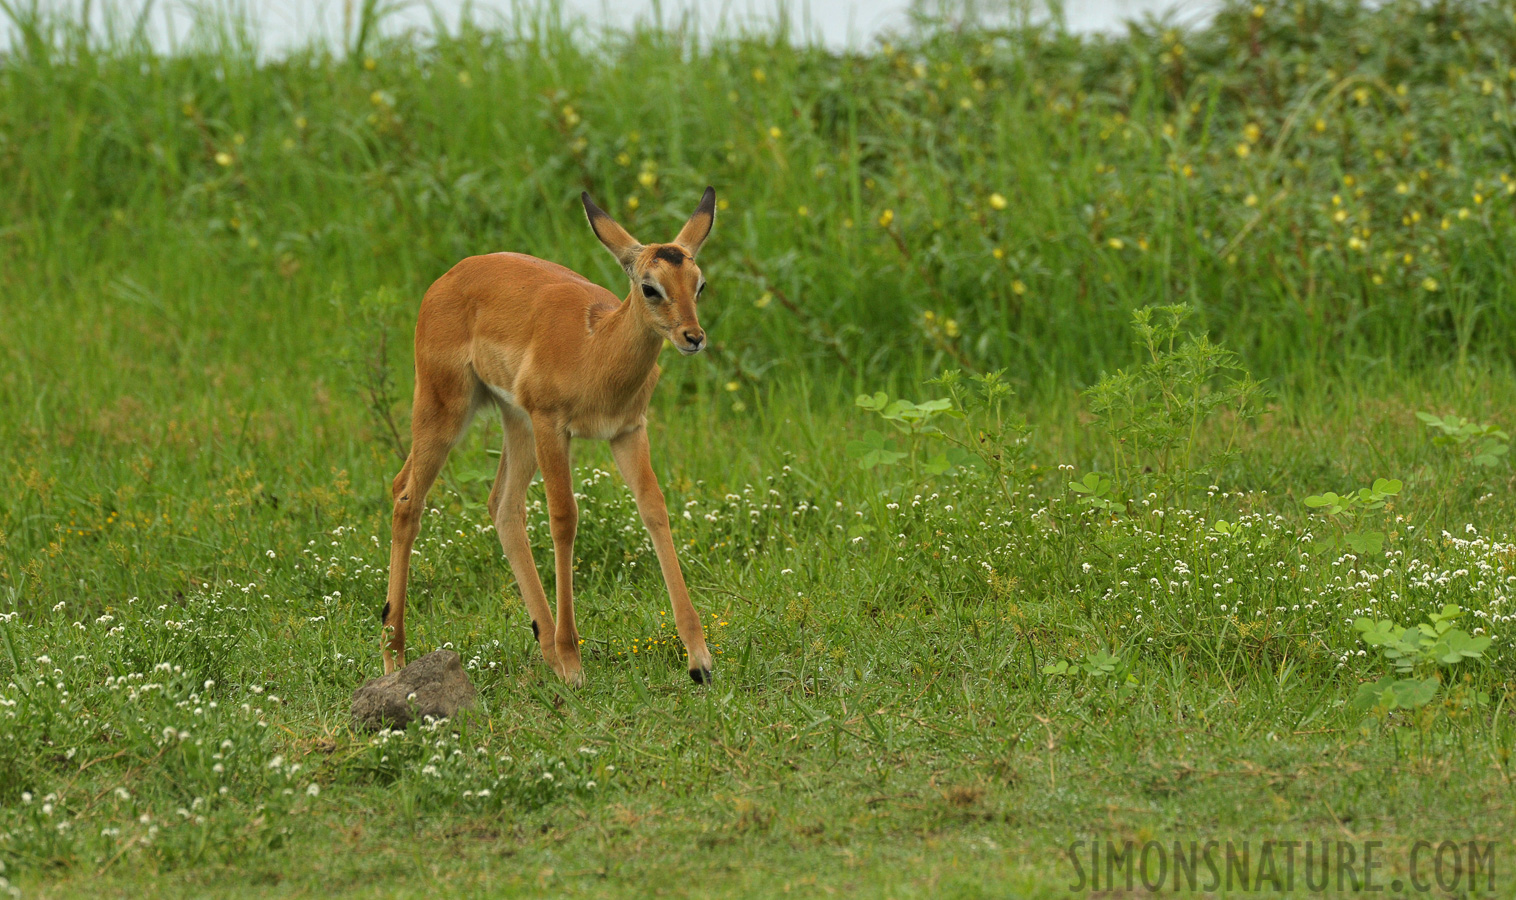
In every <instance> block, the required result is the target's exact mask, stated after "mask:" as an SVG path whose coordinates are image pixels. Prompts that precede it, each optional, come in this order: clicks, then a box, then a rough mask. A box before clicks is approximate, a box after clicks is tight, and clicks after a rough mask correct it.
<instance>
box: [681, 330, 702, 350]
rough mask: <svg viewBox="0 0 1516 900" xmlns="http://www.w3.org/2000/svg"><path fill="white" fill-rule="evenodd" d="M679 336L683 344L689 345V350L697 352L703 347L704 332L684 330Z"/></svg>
mask: <svg viewBox="0 0 1516 900" xmlns="http://www.w3.org/2000/svg"><path fill="white" fill-rule="evenodd" d="M681 336H683V338H684V341H685V343H687V344H689V346H690V349H691V350H699V349H700V348H701V347H703V346H705V332H704V331H702V330H700V329H699V328H686V329H684V331H683V332H681Z"/></svg>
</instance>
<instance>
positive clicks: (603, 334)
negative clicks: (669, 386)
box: [590, 296, 663, 393]
mask: <svg viewBox="0 0 1516 900" xmlns="http://www.w3.org/2000/svg"><path fill="white" fill-rule="evenodd" d="M662 349H663V335H661V334H659V333H658V332H657V330H656V329H654V328H653V326H652V324H651V323H650V322H648V320H647V316H646V315H645V314H644V313H643V311H642V309H641V306H640V304H638V303H637V302H636V300H635V299H633V298H632V297H630V296H628V297H627V298H626V299H625V300H623V301H621V305H620V306H618V307H617V308H616V309H615V310H613V311H611V312H609V313H606V314H605V316H604V317H602V318H601V319H600V321H599V322H597V323H595V329H594V334H593V336H592V337H591V339H590V362H591V364H592V365H594V366H595V367H596V368H597V369H599V370H600V371H601V372H603V373H604V375H605V377H606V379H607V381H608V382H609V383H610V386H611V388H612V390H613V391H615V392H617V393H619V392H622V391H635V390H637V389H639V388H641V387H642V385H643V384H644V383H645V382H646V381H647V377H648V375H649V374H650V373H651V372H652V371H653V366H654V365H656V364H657V362H658V353H659V351H661V350H662Z"/></svg>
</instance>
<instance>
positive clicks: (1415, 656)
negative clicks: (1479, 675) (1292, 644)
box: [1353, 603, 1491, 717]
mask: <svg viewBox="0 0 1516 900" xmlns="http://www.w3.org/2000/svg"><path fill="white" fill-rule="evenodd" d="M1462 614H1463V611H1462V610H1461V609H1459V608H1458V606H1456V605H1455V604H1451V603H1449V604H1447V605H1446V606H1444V607H1443V608H1442V611H1441V612H1436V613H1433V614H1432V615H1431V616H1429V617H1428V618H1427V621H1425V622H1423V623H1421V624H1420V625H1417V626H1416V627H1414V628H1402V627H1401V626H1399V625H1396V624H1395V623H1394V622H1392V621H1390V620H1389V619H1378V620H1376V619H1370V618H1359V619H1356V620H1354V622H1353V630H1355V631H1357V632H1358V633H1359V636H1360V637H1361V638H1362V639H1363V642H1364V643H1366V644H1368V645H1369V646H1370V647H1378V648H1379V650H1380V654H1381V655H1382V656H1383V657H1384V659H1386V660H1387V661H1389V663H1390V664H1391V666H1392V667H1393V668H1394V670H1395V672H1394V674H1391V675H1386V676H1384V677H1383V678H1380V679H1379V680H1378V681H1374V682H1370V683H1368V684H1363V685H1360V686H1359V687H1358V694H1357V696H1356V697H1354V699H1353V706H1354V708H1356V709H1359V710H1361V711H1369V710H1376V711H1378V712H1379V713H1380V714H1381V717H1382V716H1383V715H1384V714H1387V713H1389V712H1390V711H1391V710H1395V709H1419V708H1421V707H1423V706H1425V705H1426V704H1428V703H1430V702H1432V699H1433V698H1435V697H1436V696H1437V691H1438V689H1439V687H1440V686H1441V680H1440V678H1439V675H1440V674H1441V672H1442V671H1443V670H1446V669H1450V668H1452V667H1453V666H1457V665H1459V664H1461V663H1464V662H1467V661H1470V660H1477V659H1482V658H1483V657H1484V652H1485V651H1486V650H1488V649H1489V648H1490V643H1491V641H1490V638H1489V637H1487V636H1485V635H1478V636H1474V635H1470V634H1469V633H1468V632H1466V631H1464V630H1463V629H1461V628H1458V627H1457V626H1456V624H1455V622H1456V620H1457V619H1458V617H1459V616H1461V615H1462Z"/></svg>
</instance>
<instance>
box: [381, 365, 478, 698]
mask: <svg viewBox="0 0 1516 900" xmlns="http://www.w3.org/2000/svg"><path fill="white" fill-rule="evenodd" d="M420 362H421V361H420V360H418V365H417V366H416V399H415V403H414V406H413V407H412V414H411V452H410V455H409V456H407V457H406V459H405V466H404V467H402V468H401V469H400V474H399V475H396V476H395V481H394V484H393V485H391V493H392V494H393V495H394V498H395V509H394V513H393V515H392V516H391V518H390V581H389V591H388V593H387V594H386V597H385V601H384V609H383V610H382V611H381V612H380V614H379V618H380V619H381V620H382V621H383V623H384V626H383V628H382V630H381V635H382V637H383V638H384V639H385V644H384V671H385V674H389V673H390V672H393V671H395V669H396V668H397V667H400V666H404V665H405V587H406V581H407V580H408V579H409V577H410V570H411V548H412V547H413V546H414V545H415V543H416V535H417V533H419V532H420V531H421V514H422V513H423V512H425V511H426V495H427V493H428V492H429V491H430V490H431V489H432V484H433V483H434V482H435V481H436V480H437V473H438V472H440V471H442V464H443V463H445V462H447V455H448V453H449V452H450V451H451V450H452V449H453V445H454V444H456V443H458V439H459V438H460V437H461V436H462V435H463V430H464V429H465V428H467V427H468V423H469V418H470V417H471V416H472V414H473V411H474V403H475V397H474V393H475V381H474V377H473V375H472V373H470V372H468V371H466V370H465V371H454V372H440V373H439V372H436V371H434V370H432V369H431V367H424V366H423V365H420V364H419V363H420Z"/></svg>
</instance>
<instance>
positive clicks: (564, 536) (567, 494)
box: [532, 416, 584, 687]
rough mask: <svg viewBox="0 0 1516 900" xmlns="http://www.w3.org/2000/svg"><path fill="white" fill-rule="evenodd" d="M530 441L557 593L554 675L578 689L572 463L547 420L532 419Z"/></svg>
mask: <svg viewBox="0 0 1516 900" xmlns="http://www.w3.org/2000/svg"><path fill="white" fill-rule="evenodd" d="M532 438H533V441H534V443H535V445H536V447H537V465H538V467H540V468H541V469H542V487H543V488H544V489H545V491H546V493H547V515H548V527H549V528H550V529H551V530H552V533H553V573H554V576H555V577H554V581H555V587H556V589H557V594H558V621H557V623H556V625H557V627H556V628H555V629H554V632H553V638H554V642H555V643H556V645H557V648H558V674H559V675H561V676H562V677H563V680H564V681H566V682H568V683H569V684H571V685H573V686H574V687H579V686H580V685H582V684H584V669H583V668H582V667H581V666H580V662H579V629H578V628H576V627H574V535H575V533H576V532H577V531H578V529H579V504H578V502H577V501H575V500H574V472H573V463H572V462H571V460H570V457H569V435H568V432H567V431H565V430H563V429H561V428H559V427H557V424H556V423H555V422H553V421H552V419H551V418H550V417H546V416H544V417H540V418H539V417H534V418H533V419H532Z"/></svg>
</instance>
